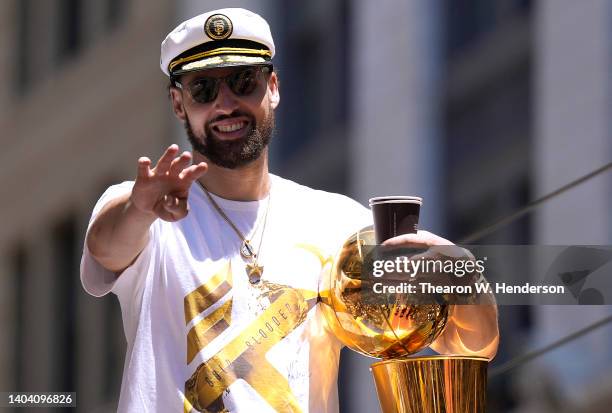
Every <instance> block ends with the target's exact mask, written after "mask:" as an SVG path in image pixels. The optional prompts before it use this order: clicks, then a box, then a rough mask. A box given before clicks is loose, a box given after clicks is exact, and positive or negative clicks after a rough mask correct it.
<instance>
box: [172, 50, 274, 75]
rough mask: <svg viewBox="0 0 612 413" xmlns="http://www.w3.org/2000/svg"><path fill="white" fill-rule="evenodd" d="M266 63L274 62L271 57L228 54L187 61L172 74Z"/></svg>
mask: <svg viewBox="0 0 612 413" xmlns="http://www.w3.org/2000/svg"><path fill="white" fill-rule="evenodd" d="M266 64H268V65H271V64H272V62H271V61H270V59H266V58H265V57H261V56H244V55H232V54H227V55H219V56H211V57H206V58H204V59H200V60H194V61H192V62H187V63H185V64H183V65H182V66H180V67H179V68H177V69H175V70H173V71H172V75H181V74H183V73H188V72H195V71H198V70H208V69H214V68H217V67H228V66H254V65H266Z"/></svg>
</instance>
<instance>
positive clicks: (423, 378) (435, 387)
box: [371, 356, 488, 413]
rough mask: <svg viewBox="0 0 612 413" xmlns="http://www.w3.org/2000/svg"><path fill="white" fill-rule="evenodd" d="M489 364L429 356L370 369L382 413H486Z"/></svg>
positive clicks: (465, 357)
mask: <svg viewBox="0 0 612 413" xmlns="http://www.w3.org/2000/svg"><path fill="white" fill-rule="evenodd" d="M487 366H488V360H487V359H486V358H482V357H468V356H426V357H408V358H404V359H394V360H385V361H381V362H378V363H374V364H372V366H371V370H372V374H373V375H374V382H375V383H376V392H377V393H378V400H379V401H380V406H381V409H382V412H383V413H484V412H485V407H486V406H485V405H486V388H487Z"/></svg>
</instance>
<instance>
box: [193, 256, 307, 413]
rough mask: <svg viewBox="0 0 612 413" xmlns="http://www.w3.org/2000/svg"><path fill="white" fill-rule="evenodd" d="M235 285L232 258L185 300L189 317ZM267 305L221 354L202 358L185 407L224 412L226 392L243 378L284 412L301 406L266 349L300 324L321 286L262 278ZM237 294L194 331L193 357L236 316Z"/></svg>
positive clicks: (261, 297) (194, 315) (262, 300)
mask: <svg viewBox="0 0 612 413" xmlns="http://www.w3.org/2000/svg"><path fill="white" fill-rule="evenodd" d="M230 288H231V268H230V266H229V264H228V265H227V266H226V267H224V268H223V269H222V270H221V271H220V272H218V273H217V274H216V275H215V276H213V277H212V278H211V279H210V281H208V282H206V283H205V284H203V285H202V286H200V287H198V288H197V289H195V290H194V291H192V292H191V293H189V294H188V295H187V296H186V297H185V300H184V306H185V321H186V323H187V324H188V323H189V322H190V321H191V320H192V319H193V318H194V317H196V316H197V315H198V314H200V313H201V312H202V311H204V310H205V309H206V308H208V307H210V306H211V305H213V304H214V303H215V302H216V301H217V300H219V299H220V298H221V297H222V296H223V295H225V293H226V292H227V291H229V289H230ZM257 288H258V289H259V290H260V291H261V294H260V296H259V300H260V301H261V302H265V303H266V308H265V310H264V311H263V312H262V313H261V314H260V315H259V316H258V317H257V319H255V320H254V321H253V322H252V323H250V324H249V325H248V326H247V327H246V328H245V329H244V330H243V331H242V332H241V333H240V334H239V335H238V336H237V337H235V338H234V339H232V340H231V341H230V342H229V343H228V344H227V345H225V346H224V347H223V348H222V349H221V350H220V351H219V352H218V353H217V354H215V355H214V356H213V357H211V358H209V359H208V360H207V361H205V362H203V363H201V364H200V365H199V366H198V367H197V368H196V370H195V372H194V373H193V374H192V375H191V377H190V378H189V380H187V382H185V405H184V410H185V412H189V411H191V409H192V408H194V409H196V410H198V411H200V412H223V411H226V410H225V407H224V406H223V401H222V397H221V396H222V395H223V392H224V391H226V390H227V388H228V387H229V386H230V385H231V384H232V383H234V381H236V380H237V379H242V380H244V381H246V382H247V383H249V385H250V386H251V387H252V388H253V389H254V390H255V391H256V392H257V393H258V394H259V395H260V396H261V397H262V398H263V399H264V400H266V401H267V402H268V404H269V405H270V406H271V407H273V408H274V409H276V411H278V412H296V413H297V412H301V409H300V407H299V404H298V402H297V400H296V398H295V396H294V395H293V393H292V391H291V388H290V387H289V383H288V382H287V379H286V378H285V377H284V376H283V375H282V374H280V373H279V372H278V370H276V368H274V366H272V365H271V364H270V363H269V362H268V361H267V359H266V357H265V355H266V353H267V352H268V350H270V349H271V348H272V347H273V346H274V345H275V344H277V343H278V342H280V341H281V340H282V339H283V338H285V337H286V336H287V335H288V334H289V333H291V332H292V331H293V330H295V329H296V328H297V327H298V326H299V325H300V324H301V323H302V322H303V321H304V320H305V319H306V315H307V313H308V311H309V310H310V309H311V308H312V307H314V305H315V304H316V300H317V293H316V292H315V291H306V290H298V289H294V288H290V287H287V286H284V285H279V284H273V283H269V282H266V281H265V280H262V281H261V283H260V284H259V285H258V287H257ZM231 307H232V300H228V301H227V302H226V303H224V304H223V305H222V306H220V307H219V308H218V309H216V310H215V311H213V312H212V313H211V314H209V315H208V316H207V317H204V318H203V319H202V320H201V321H199V322H198V323H197V324H196V325H195V326H194V327H193V328H192V329H191V330H190V331H189V333H188V337H187V363H190V362H191V361H192V360H193V358H194V357H195V355H196V354H197V353H198V352H199V351H200V350H201V349H202V348H204V347H205V346H206V345H207V344H208V343H209V342H210V341H211V340H212V339H213V338H214V337H216V336H217V335H218V334H220V333H221V332H222V331H223V330H225V329H226V328H228V326H229V323H230V322H231Z"/></svg>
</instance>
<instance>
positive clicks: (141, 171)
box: [138, 156, 151, 178]
mask: <svg viewBox="0 0 612 413" xmlns="http://www.w3.org/2000/svg"><path fill="white" fill-rule="evenodd" d="M150 166H151V160H150V159H149V158H147V157H146V156H143V157H142V158H139V159H138V178H148V177H150V176H151V169H150V168H149V167H150Z"/></svg>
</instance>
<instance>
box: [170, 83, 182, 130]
mask: <svg viewBox="0 0 612 413" xmlns="http://www.w3.org/2000/svg"><path fill="white" fill-rule="evenodd" d="M170 99H171V101H172V110H173V111H174V115H175V116H176V117H177V118H179V120H181V121H183V122H184V121H185V119H186V115H185V106H183V91H182V90H180V89H179V88H176V87H170Z"/></svg>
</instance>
